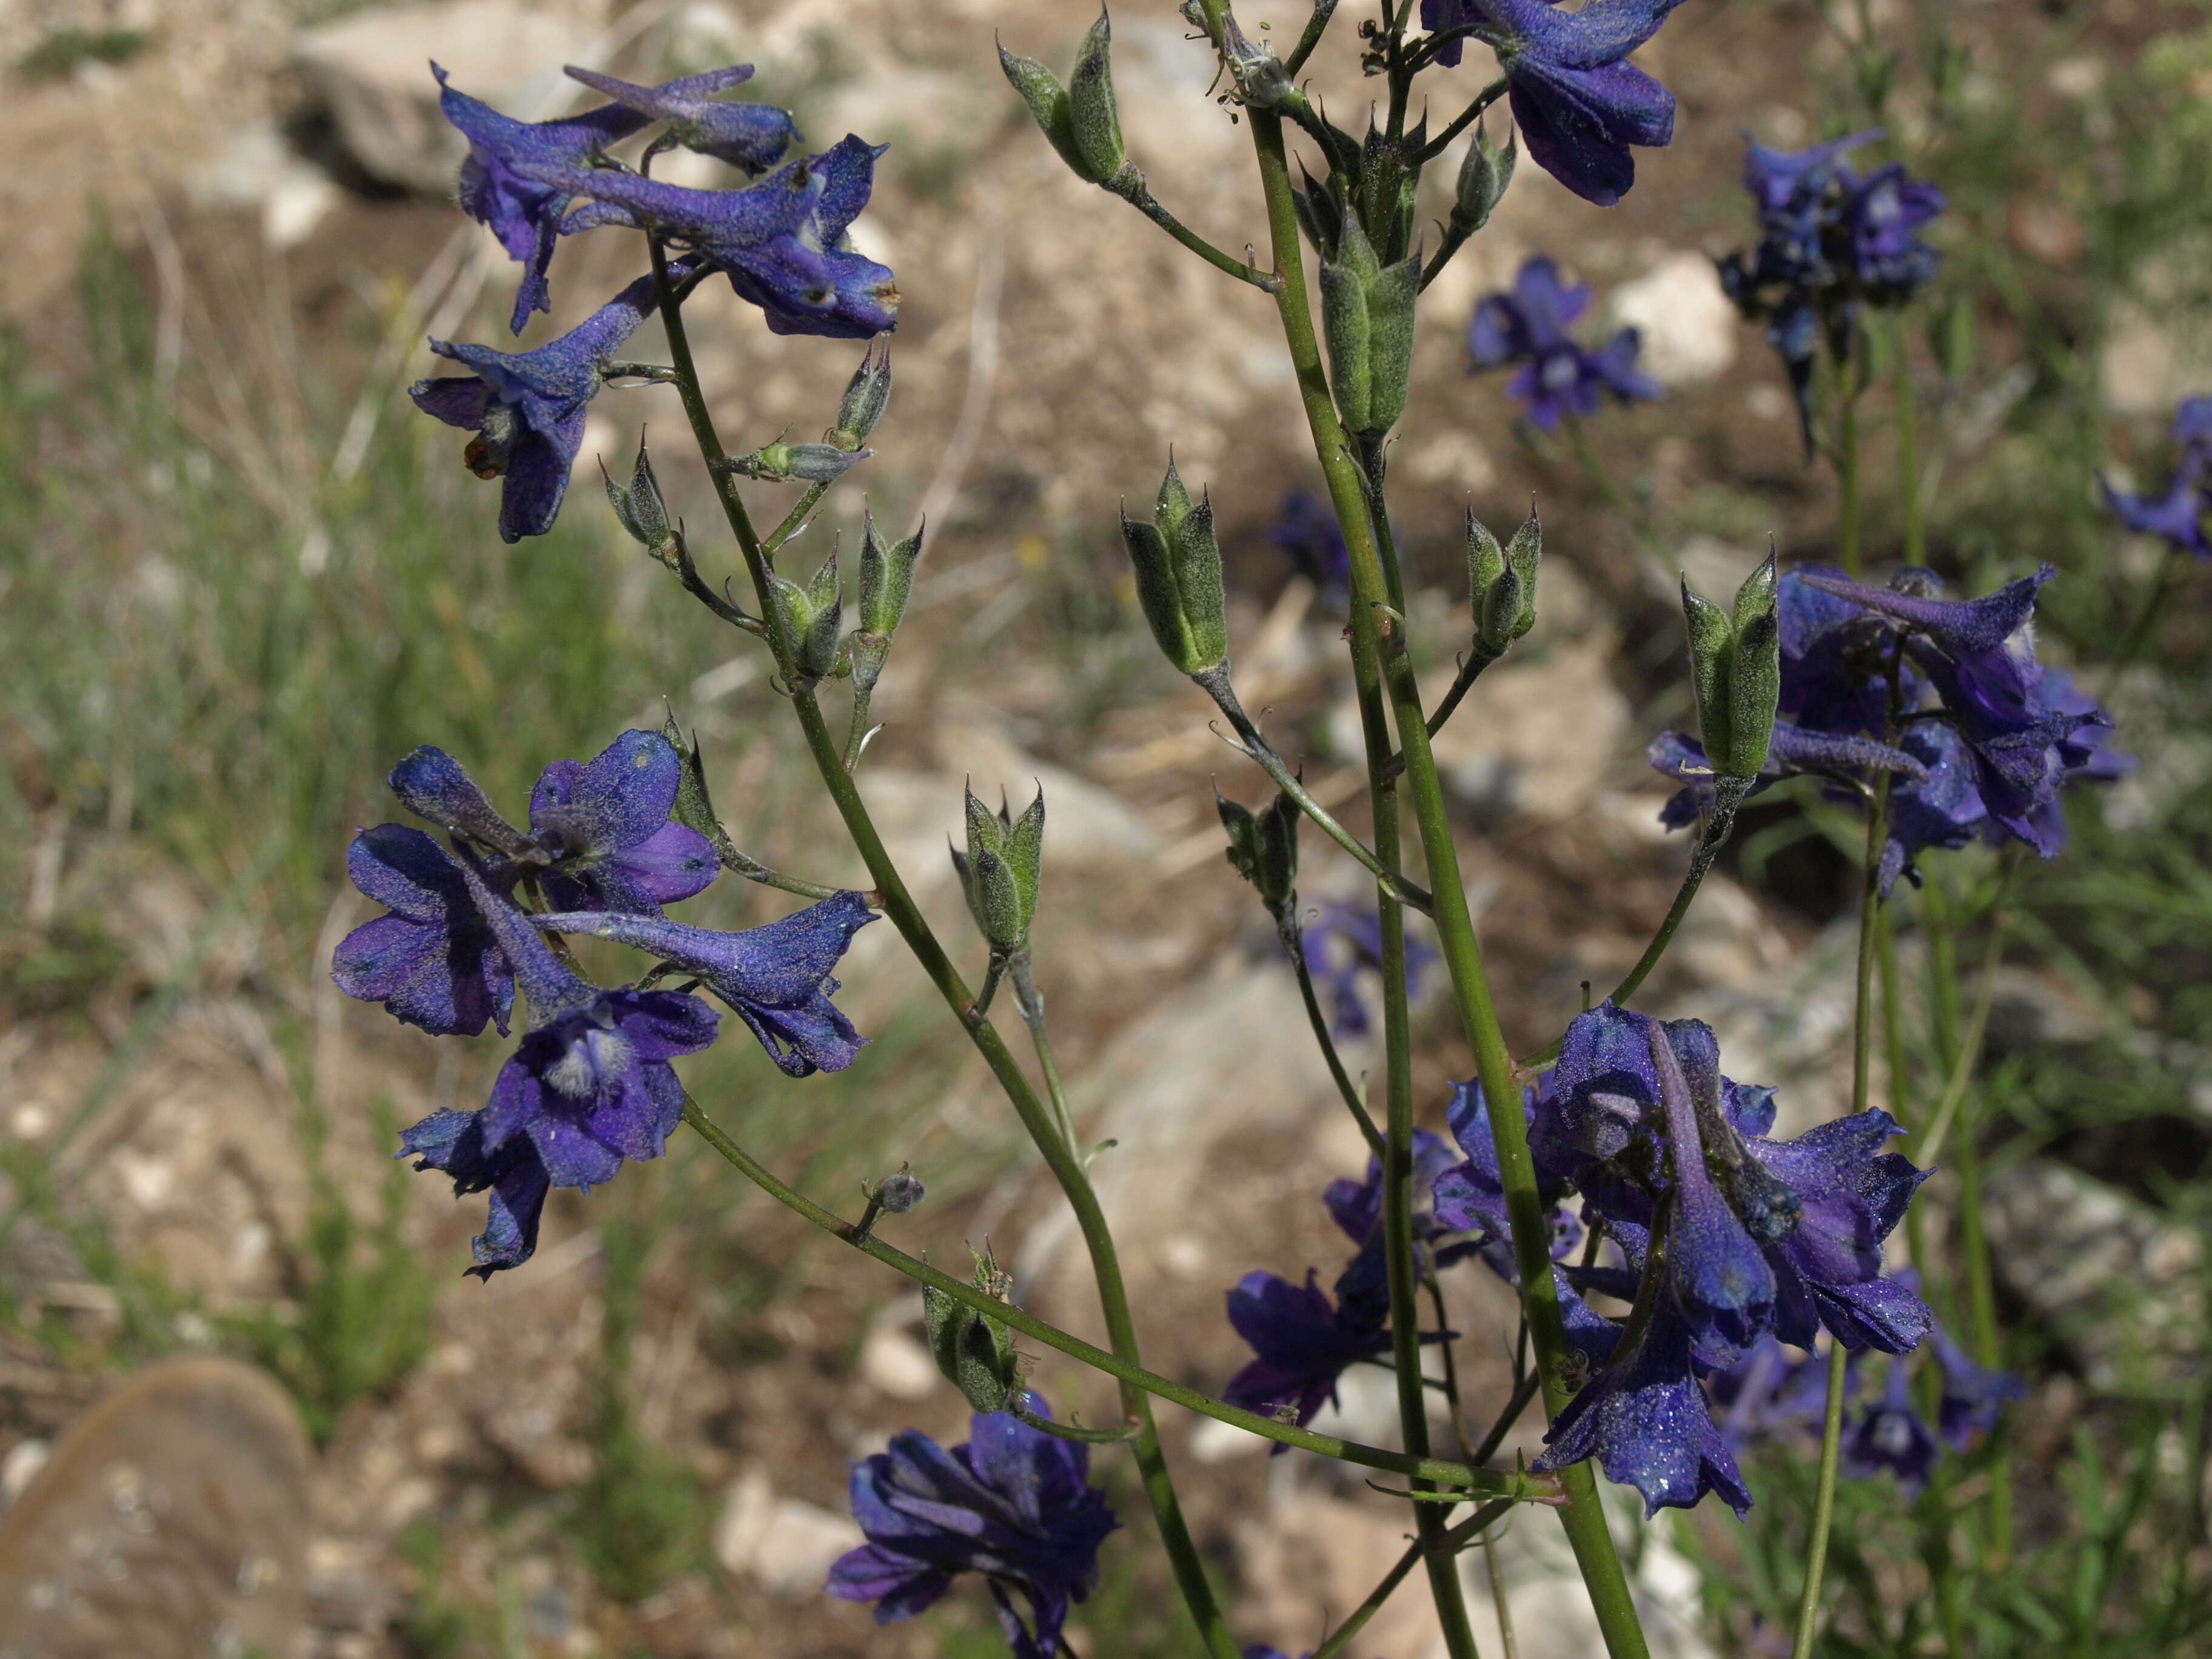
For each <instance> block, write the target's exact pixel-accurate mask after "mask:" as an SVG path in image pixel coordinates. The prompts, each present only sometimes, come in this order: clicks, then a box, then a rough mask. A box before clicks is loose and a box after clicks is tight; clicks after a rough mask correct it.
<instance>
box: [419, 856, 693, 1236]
mask: <svg viewBox="0 0 2212 1659" xmlns="http://www.w3.org/2000/svg"><path fill="white" fill-rule="evenodd" d="M457 867H458V868H459V870H460V872H461V875H462V879H463V881H464V882H465V884H466V886H467V888H468V892H469V896H470V897H471V899H472V900H473V901H474V902H475V904H476V908H477V913H478V915H481V916H482V918H483V922H484V925H485V927H487V928H488V929H489V932H490V933H491V935H492V937H493V939H495V941H496V942H497V944H498V946H499V949H500V951H501V953H502V954H503V955H504V956H505V957H506V958H507V962H508V963H511V964H512V965H513V970H514V977H515V981H516V982H517V983H518V984H519V985H520V987H521V988H522V992H523V994H524V995H525V996H526V998H527V999H528V1000H529V1004H530V1024H529V1026H528V1028H527V1029H526V1030H525V1031H524V1033H523V1035H522V1038H521V1041H520V1042H519V1043H518V1044H517V1045H516V1048H515V1051H514V1053H513V1054H512V1055H511V1056H509V1058H508V1059H507V1063H506V1064H505V1065H504V1066H501V1068H500V1073H499V1076H498V1077H497V1078H496V1079H495V1080H494V1082H493V1084H492V1091H491V1098H490V1099H489V1102H487V1103H486V1104H485V1105H484V1106H483V1108H482V1109H479V1110H477V1111H476V1112H473V1113H468V1114H459V1113H445V1112H441V1113H434V1114H433V1115H431V1116H430V1117H428V1118H426V1119H424V1120H423V1121H422V1122H420V1123H417V1124H416V1125H415V1126H413V1127H411V1128H410V1129H408V1130H407V1131H406V1132H405V1133H404V1134H403V1135H402V1137H401V1145H402V1146H403V1148H404V1152H403V1156H415V1157H417V1158H420V1159H421V1160H422V1162H421V1163H420V1164H418V1166H417V1167H419V1168H424V1169H438V1170H445V1171H446V1172H447V1173H448V1174H450V1175H452V1176H453V1182H454V1188H455V1191H456V1192H457V1193H468V1192H475V1191H481V1190H483V1189H484V1188H490V1189H491V1190H492V1193H493V1200H492V1201H493V1210H492V1215H491V1218H490V1223H489V1225H488V1226H487V1228H486V1231H484V1233H483V1234H482V1235H480V1236H479V1237H478V1239H477V1247H476V1249H477V1268H476V1269H474V1270H473V1271H478V1272H481V1273H483V1274H484V1275H485V1276H487V1277H489V1274H490V1273H492V1272H493V1271H495V1270H497V1269H499V1268H502V1267H513V1266H516V1265H517V1264H518V1263H520V1262H521V1261H526V1260H527V1259H528V1257H529V1255H530V1252H531V1250H532V1249H533V1248H534V1247H535V1244H536V1242H537V1236H538V1213H539V1211H540V1209H541V1208H542V1207H543V1206H544V1200H545V1194H546V1192H547V1190H549V1189H550V1188H553V1187H577V1188H585V1189H587V1190H588V1189H589V1188H592V1187H596V1186H599V1184H600V1183H602V1182H607V1181H611V1180H612V1179H614V1177H615V1176H616V1174H617V1172H618V1171H619V1170H621V1168H622V1165H623V1160H624V1159H625V1158H629V1159H637V1160H643V1159H647V1158H658V1157H659V1156H660V1154H661V1152H662V1151H663V1149H664V1148H665V1146H666V1145H667V1141H668V1136H669V1134H670V1133H671V1132H672V1131H673V1130H674V1129H675V1127H676V1125H677V1124H678V1121H681V1119H682V1117H683V1115H684V1085H682V1084H681V1083H680V1082H678V1079H677V1077H676V1073H675V1072H674V1070H673V1069H672V1068H671V1066H670V1065H669V1062H670V1061H671V1060H675V1059H677V1058H678V1057H679V1056H681V1055H684V1054H696V1053H697V1052H698V1051H699V1050H700V1049H702V1048H706V1047H708V1045H709V1044H710V1043H712V1042H714V1036H715V1030H716V1027H717V1024H718V1021H717V1018H716V1016H715V1014H714V1010H713V1009H711V1008H709V1007H708V1006H707V1005H706V1004H705V1003H703V1002H702V1001H700V1000H699V999H698V998H696V997H693V996H686V995H683V994H680V993H678V992H673V991H639V990H635V989H632V988H630V987H627V986H624V987H618V988H617V989H613V990H604V989H601V988H600V987H597V986H592V985H587V984H586V983H585V982H584V981H582V980H580V979H579V978H578V977H577V976H576V975H575V974H574V972H572V971H571V970H570V969H568V966H567V965H566V964H565V963H562V961H561V959H560V958H559V957H556V956H555V955H554V954H553V952H552V950H551V949H550V947H549V946H548V945H546V943H545V941H544V939H540V938H539V937H538V933H537V932H536V930H535V929H534V928H532V927H531V925H530V920H529V918H528V917H527V916H526V915H524V914H523V912H522V911H521V910H520V908H517V907H516V905H515V903H514V902H513V900H512V899H510V898H508V897H507V896H505V895H504V894H501V893H498V892H495V891H494V890H492V889H491V888H490V887H489V886H488V885H486V884H485V883H484V880H483V878H482V877H481V876H480V875H478V874H477V871H476V870H475V868H474V867H473V866H471V865H469V864H468V863H466V862H458V863H457ZM464 1116H465V1118H466V1121H465V1122H456V1121H454V1120H455V1119H456V1118H460V1117H464Z"/></svg>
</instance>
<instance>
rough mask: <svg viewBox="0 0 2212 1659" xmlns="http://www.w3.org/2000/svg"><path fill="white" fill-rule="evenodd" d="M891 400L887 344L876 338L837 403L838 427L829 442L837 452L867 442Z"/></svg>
mask: <svg viewBox="0 0 2212 1659" xmlns="http://www.w3.org/2000/svg"><path fill="white" fill-rule="evenodd" d="M890 400H891V348H890V341H888V340H886V339H884V338H883V337H880V336H878V337H877V338H875V339H873V340H871V341H869V342H868V352H867V356H865V357H863V358H861V359H860V368H856V369H854V371H853V378H852V379H851V380H849V381H848V382H847V383H846V386H845V395H844V396H843V397H842V398H840V399H838V402H837V425H836V429H835V430H833V431H832V432H831V433H830V434H829V441H830V442H831V443H833V444H835V445H836V447H838V448H840V449H846V450H852V449H858V448H859V447H860V446H861V445H862V444H864V443H866V441H868V435H869V434H870V433H872V432H873V431H874V430H875V429H876V426H877V423H878V422H880V421H881V420H882V419H883V418H884V409H885V408H886V407H888V406H889V404H890Z"/></svg>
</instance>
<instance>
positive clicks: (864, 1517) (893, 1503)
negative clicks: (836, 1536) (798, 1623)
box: [824, 1394, 1118, 1659]
mask: <svg viewBox="0 0 2212 1659" xmlns="http://www.w3.org/2000/svg"><path fill="white" fill-rule="evenodd" d="M1028 1409H1029V1411H1030V1413H1031V1414H1032V1415H1036V1416H1040V1417H1049V1416H1051V1414H1052V1412H1051V1408H1050V1407H1048V1406H1047V1405H1046V1404H1045V1402H1044V1401H1043V1400H1042V1397H1040V1396H1039V1395H1035V1394H1032V1395H1030V1396H1029V1398H1028ZM968 1436H969V1437H968V1440H967V1443H965V1444H963V1445H958V1446H955V1447H954V1448H953V1449H951V1451H949V1452H948V1451H946V1450H945V1449H944V1448H943V1447H942V1446H940V1445H939V1444H938V1443H936V1442H935V1441H934V1440H932V1439H931V1438H930V1437H928V1436H927V1435H926V1434H922V1433H921V1432H919V1431H915V1430H913V1429H908V1430H907V1431H905V1432H904V1433H902V1434H899V1435H896V1436H894V1437H892V1439H891V1443H890V1449H889V1450H887V1451H881V1452H878V1453H876V1454H875V1455H873V1456H872V1457H868V1458H864V1459H863V1460H862V1461H861V1462H859V1463H858V1464H856V1465H854V1469H853V1484H852V1501H853V1518H854V1520H856V1521H858V1522H860V1530H861V1531H862V1532H863V1533H864V1534H866V1537H867V1540H868V1541H867V1542H866V1543H865V1544H863V1545H861V1546H860V1547H859V1548H858V1549H854V1550H850V1551H848V1552H847V1553H845V1554H844V1555H842V1556H841V1557H839V1558H838V1559H837V1561H836V1565H833V1566H832V1567H831V1568H830V1569H829V1583H828V1584H827V1585H825V1586H824V1588H825V1589H828V1590H829V1594H830V1595H834V1596H836V1597H838V1598H839V1599H840V1600H842V1601H873V1602H874V1603H875V1604H876V1622H877V1623H878V1624H879V1625H888V1624H891V1623H893V1622H895V1621H896V1620H902V1619H911V1618H912V1617H914V1615H915V1614H916V1613H920V1612H921V1611H922V1610H923V1609H924V1608H927V1607H931V1606H933V1604H934V1603H935V1602H936V1601H938V1600H939V1598H940V1597H942V1596H943V1595H944V1594H945V1591H946V1590H948V1589H951V1587H952V1580H953V1579H954V1577H957V1575H958V1574H961V1573H963V1572H979V1573H981V1574H982V1575H983V1576H984V1577H985V1578H986V1580H987V1582H988V1583H989V1585H990V1589H991V1599H992V1600H993V1601H994V1602H995V1603H996V1604H997V1606H998V1610H999V1620H1000V1624H1001V1626H1003V1627H1004V1628H1005V1631H1006V1639H1007V1642H1008V1643H1009V1644H1010V1645H1011V1646H1012V1649H1013V1651H1014V1654H1015V1659H1052V1656H1054V1655H1056V1654H1058V1653H1059V1652H1060V1627H1061V1626H1062V1625H1064V1624H1065V1623H1066V1620H1067V1610H1068V1607H1069V1605H1070V1604H1071V1603H1073V1602H1077V1601H1082V1600H1083V1599H1084V1598H1085V1596H1087V1595H1089V1594H1090V1593H1091V1589H1092V1587H1093V1586H1094V1585H1095V1584H1096V1583H1097V1582H1098V1547H1099V1546H1100V1545H1101V1544H1102V1543H1103V1542H1104V1541H1105V1538H1106V1534H1108V1533H1109V1532H1111V1531H1113V1530H1114V1528H1115V1526H1116V1525H1117V1524H1118V1523H1117V1522H1115V1519H1114V1512H1113V1510H1110V1509H1109V1508H1108V1507H1107V1506H1106V1496H1105V1494H1104V1493H1103V1492H1100V1491H1098V1490H1097V1488H1096V1487H1094V1486H1090V1485H1089V1484H1087V1481H1088V1477H1089V1474H1090V1472H1091V1455H1090V1451H1089V1449H1088V1448H1086V1447H1085V1446H1083V1445H1082V1444H1080V1443H1077V1442H1073V1441H1068V1440H1061V1439H1059V1438H1056V1437H1054V1436H1052V1435H1049V1434H1047V1433H1046V1432H1045V1431H1043V1430H1042V1429H1033V1428H1031V1427H1030V1426H1029V1425H1027V1424H1026V1423H1024V1422H1022V1421H1021V1420H1020V1419H1018V1418H1015V1417H1012V1416H1011V1415H1008V1414H1007V1413H1002V1412H992V1413H987V1414H982V1415H978V1416H976V1417H975V1418H973V1419H970V1420H969V1428H968ZM1017 1591H1018V1592H1019V1593H1020V1594H1021V1595H1022V1596H1023V1598H1024V1600H1025V1601H1027V1602H1028V1604H1029V1616H1028V1618H1027V1619H1026V1620H1024V1618H1023V1617H1022V1615H1021V1614H1020V1613H1018V1611H1017V1610H1016V1608H1015V1607H1014V1604H1013V1599H1012V1598H1013V1595H1014V1594H1015V1593H1016V1592H1017Z"/></svg>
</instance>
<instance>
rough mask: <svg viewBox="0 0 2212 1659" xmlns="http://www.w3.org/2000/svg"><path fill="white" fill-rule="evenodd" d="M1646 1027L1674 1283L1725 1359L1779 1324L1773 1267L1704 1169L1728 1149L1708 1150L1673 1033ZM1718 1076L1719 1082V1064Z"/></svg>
mask: <svg viewBox="0 0 2212 1659" xmlns="http://www.w3.org/2000/svg"><path fill="white" fill-rule="evenodd" d="M1647 1026H1648V1030H1647V1040H1648V1041H1649V1042H1650V1051H1651V1060H1652V1069H1653V1071H1654V1073H1656V1076H1657V1079H1658V1083H1659V1103H1660V1109H1661V1111H1662V1113H1663V1115H1664V1116H1665V1120H1666V1126H1667V1148H1668V1176H1669V1177H1670V1194H1671V1197H1672V1200H1673V1206H1674V1208H1673V1213H1672V1214H1671V1215H1670V1216H1669V1217H1668V1224H1667V1283H1668V1289H1669V1290H1670V1291H1672V1292H1673V1293H1674V1305H1675V1306H1676V1307H1677V1308H1678V1309H1680V1311H1681V1314H1682V1317H1683V1320H1684V1322H1686V1325H1687V1326H1688V1328H1689V1331H1690V1338H1691V1341H1692V1344H1693V1345H1694V1346H1696V1348H1697V1349H1698V1351H1699V1352H1700V1353H1701V1354H1702V1355H1704V1356H1705V1358H1706V1359H1707V1360H1708V1361H1709V1362H1711V1363H1713V1364H1729V1363H1730V1362H1732V1361H1734V1360H1735V1358H1737V1357H1738V1356H1739V1355H1740V1354H1741V1352H1743V1350H1744V1349H1746V1348H1747V1347H1749V1346H1751V1345H1752V1344H1753V1343H1754V1342H1756V1341H1757V1340H1759V1338H1760V1337H1761V1336H1764V1335H1765V1334H1766V1331H1767V1328H1768V1327H1769V1326H1770V1324H1771V1322H1772V1321H1773V1318H1774V1301H1775V1273H1774V1269H1773V1268H1772V1267H1771V1266H1769V1265H1768V1262H1767V1258H1766V1256H1765V1255H1764V1254H1762V1252H1761V1250H1760V1248H1759V1241H1758V1240H1757V1239H1754V1238H1753V1237H1752V1236H1751V1233H1750V1231H1749V1230H1748V1229H1747V1228H1746V1226H1745V1225H1744V1222H1743V1218H1741V1217H1740V1216H1738V1215H1737V1214H1736V1212H1735V1208H1734V1207H1733V1206H1732V1205H1731V1204H1730V1201H1729V1197H1728V1196H1727V1195H1725V1194H1723V1192H1722V1190H1721V1188H1720V1187H1719V1186H1718V1185H1717V1183H1716V1182H1715V1181H1714V1179H1713V1176H1712V1172H1711V1170H1708V1169H1707V1168H1706V1166H1705V1161H1706V1158H1707V1157H1708V1156H1709V1155H1711V1156H1715V1157H1724V1156H1725V1154H1724V1152H1723V1149H1722V1148H1719V1147H1715V1148H1711V1149H1710V1152H1709V1149H1708V1148H1707V1147H1706V1146H1705V1137H1704V1135H1703V1134H1702V1133H1700V1132H1699V1124H1698V1109H1697V1106H1696V1103H1694V1102H1692V1099H1691V1097H1690V1088H1691V1085H1690V1081H1689V1079H1688V1078H1687V1077H1686V1076H1685V1075H1684V1073H1683V1069H1682V1063H1681V1061H1680V1059H1679V1058H1677V1056H1676V1054H1675V1052H1674V1042H1673V1040H1672V1033H1671V1032H1670V1031H1669V1030H1668V1028H1667V1027H1665V1026H1663V1025H1662V1024H1659V1023H1658V1022H1657V1021H1656V1020H1652V1021H1648V1022H1647ZM1717 1058H1718V1055H1717V1052H1716V1054H1715V1059H1716V1060H1717ZM1712 1075H1713V1076H1714V1077H1715V1078H1716V1079H1717V1077H1718V1068H1717V1066H1716V1067H1715V1069H1714V1072H1713V1073H1712ZM1738 1201H1741V1200H1738ZM1790 1219H1791V1220H1792V1221H1794V1217H1791V1218H1790ZM1762 1231H1763V1232H1768V1231H1774V1230H1773V1229H1772V1228H1767V1227H1763V1228H1762Z"/></svg>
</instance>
